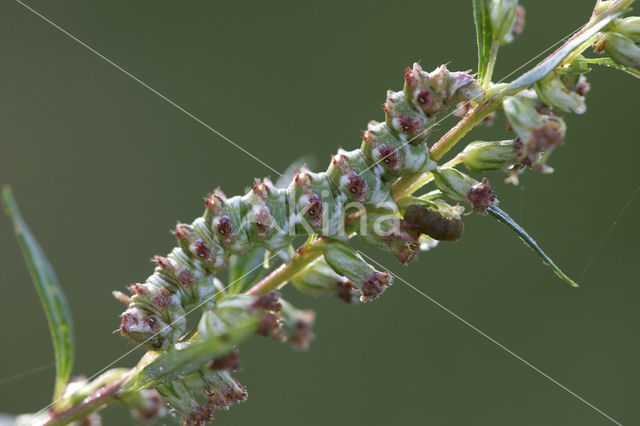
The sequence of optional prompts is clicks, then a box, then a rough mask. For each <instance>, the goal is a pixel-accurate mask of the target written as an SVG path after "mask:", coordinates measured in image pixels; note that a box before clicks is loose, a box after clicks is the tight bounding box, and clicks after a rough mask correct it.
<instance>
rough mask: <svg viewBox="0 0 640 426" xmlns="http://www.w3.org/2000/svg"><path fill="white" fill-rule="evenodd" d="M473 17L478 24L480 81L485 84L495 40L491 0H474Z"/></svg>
mask: <svg viewBox="0 0 640 426" xmlns="http://www.w3.org/2000/svg"><path fill="white" fill-rule="evenodd" d="M473 19H474V21H475V24H476V39H477V42H478V81H479V82H480V84H484V81H485V79H486V78H487V73H488V72H489V62H490V61H491V44H492V42H493V29H492V27H491V15H490V13H489V0H473Z"/></svg>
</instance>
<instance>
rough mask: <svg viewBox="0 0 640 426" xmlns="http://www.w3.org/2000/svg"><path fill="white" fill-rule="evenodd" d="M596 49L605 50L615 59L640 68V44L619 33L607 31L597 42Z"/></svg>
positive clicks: (623, 63) (628, 65)
mask: <svg viewBox="0 0 640 426" xmlns="http://www.w3.org/2000/svg"><path fill="white" fill-rule="evenodd" d="M595 49H596V50H598V51H604V52H605V53H606V54H607V55H609V56H610V57H611V58H612V59H613V60H614V61H616V62H618V63H619V64H621V65H625V66H627V67H631V68H635V69H637V70H640V46H638V45H636V44H635V43H634V41H633V40H632V39H631V38H629V37H627V36H625V35H622V34H619V33H606V34H605V36H604V37H603V38H602V39H600V41H598V42H597V43H596V46H595Z"/></svg>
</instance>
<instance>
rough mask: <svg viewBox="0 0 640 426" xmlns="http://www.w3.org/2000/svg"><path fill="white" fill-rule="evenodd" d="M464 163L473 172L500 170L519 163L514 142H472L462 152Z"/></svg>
mask: <svg viewBox="0 0 640 426" xmlns="http://www.w3.org/2000/svg"><path fill="white" fill-rule="evenodd" d="M461 157H462V163H463V164H464V165H465V166H466V167H467V168H468V169H469V170H473V171H485V170H500V169H504V168H506V167H509V166H510V165H512V164H513V163H515V162H516V161H517V153H516V150H515V148H514V142H513V140H508V141H495V142H484V141H477V142H472V143H470V144H469V145H467V147H466V148H465V149H464V151H462V154H461Z"/></svg>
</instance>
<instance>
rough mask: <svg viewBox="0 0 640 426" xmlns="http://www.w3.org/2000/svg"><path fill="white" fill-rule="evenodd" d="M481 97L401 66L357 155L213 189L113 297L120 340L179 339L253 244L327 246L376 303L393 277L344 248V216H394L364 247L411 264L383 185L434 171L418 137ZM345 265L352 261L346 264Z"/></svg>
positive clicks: (461, 84) (449, 75) (444, 77)
mask: <svg viewBox="0 0 640 426" xmlns="http://www.w3.org/2000/svg"><path fill="white" fill-rule="evenodd" d="M482 93H483V92H482V89H481V88H480V87H479V86H478V85H477V83H476V81H475V80H474V78H473V77H472V76H471V75H469V74H467V73H464V72H450V71H449V70H447V68H446V67H445V66H441V67H439V68H437V69H436V70H435V71H433V72H431V73H427V72H424V71H423V70H422V68H421V67H420V66H419V65H418V64H414V66H413V68H407V71H406V73H405V84H404V89H403V90H402V91H399V92H393V91H389V92H388V94H387V100H386V103H385V107H384V111H385V115H386V120H385V122H382V123H378V122H374V121H372V122H370V123H369V124H368V127H367V130H365V132H364V137H363V142H362V146H361V148H360V149H356V150H354V151H349V152H347V151H344V150H342V149H340V150H339V151H338V153H337V155H335V156H334V157H333V158H332V161H331V163H330V165H329V168H328V169H327V171H326V172H321V173H313V172H311V171H309V170H307V169H305V168H302V169H301V170H300V171H298V172H296V174H295V177H294V178H293V180H292V182H291V183H290V185H289V186H288V187H287V188H280V187H277V186H275V185H274V184H273V183H272V182H271V181H270V180H269V179H263V180H257V181H256V183H255V185H254V186H253V188H252V189H251V190H250V191H249V192H248V193H247V194H245V195H243V196H235V197H231V198H227V197H225V195H224V194H223V193H222V192H221V191H220V190H216V191H214V192H213V193H212V194H210V195H209V196H208V197H207V198H206V202H205V206H206V209H205V212H204V214H203V215H202V216H201V217H199V218H198V219H196V220H195V221H194V222H193V223H192V224H191V225H186V224H179V225H178V226H177V228H176V230H175V235H176V238H177V240H178V246H177V247H176V248H174V249H173V251H172V252H171V253H170V254H169V255H167V256H166V257H160V256H156V257H155V258H154V262H155V265H156V268H155V271H154V273H153V274H152V275H151V276H150V277H148V278H147V279H146V281H145V282H144V283H141V284H134V285H132V286H131V287H130V291H131V294H132V297H131V298H130V299H129V298H128V297H127V296H124V295H123V294H121V293H119V294H117V297H118V298H119V299H120V300H123V301H125V302H126V303H127V304H128V308H127V310H126V311H125V312H124V313H123V314H122V315H121V320H122V323H121V327H120V331H121V333H122V335H123V336H125V337H126V338H128V339H130V340H132V341H133V342H136V343H144V344H145V345H147V346H148V347H151V348H153V349H166V348H168V347H169V346H170V345H172V344H174V343H176V342H177V341H178V340H179V339H180V337H182V336H183V335H184V334H185V332H186V319H185V317H184V316H185V312H186V311H188V310H189V309H191V308H193V307H194V306H196V305H198V304H200V303H202V302H204V301H207V302H206V304H205V307H206V306H212V305H213V303H214V300H213V299H214V298H213V297H212V296H213V295H214V294H215V293H216V292H219V291H222V290H223V289H224V287H223V285H222V283H221V282H220V281H218V280H217V279H216V278H215V273H216V272H217V271H219V270H221V269H222V268H224V267H225V266H226V264H227V261H228V259H229V257H230V256H231V255H245V254H246V253H248V252H249V251H250V250H252V249H255V248H258V247H261V248H264V249H266V250H269V251H273V252H276V251H280V250H283V249H286V248H288V247H289V245H290V244H291V243H292V241H293V239H294V238H295V237H296V236H298V235H305V234H318V235H320V236H322V237H323V238H325V239H328V240H330V243H329V244H327V247H328V248H327V249H326V251H325V252H324V253H323V254H324V260H325V261H326V263H327V264H328V265H329V266H330V267H331V268H332V269H333V270H334V271H335V272H336V273H337V274H339V275H341V276H345V277H346V278H348V279H349V280H350V281H351V282H352V284H353V286H354V287H355V289H356V291H359V292H360V293H361V300H362V301H367V300H372V299H375V298H376V297H377V296H378V295H379V294H380V293H382V292H383V291H384V290H385V288H386V287H388V286H389V285H390V283H391V277H390V275H389V274H387V273H383V272H379V271H376V270H375V269H374V268H373V267H372V266H370V265H369V264H367V263H366V262H365V261H364V260H363V259H362V258H361V257H360V256H359V255H358V254H357V253H356V252H355V251H353V250H352V249H350V248H349V247H348V246H346V244H345V242H346V240H347V239H348V236H349V234H351V233H353V232H356V231H358V233H359V234H360V233H362V234H364V232H361V231H362V229H361V227H362V226H364V225H363V223H364V222H360V221H357V220H356V221H349V223H348V224H347V225H346V226H345V219H346V218H347V215H348V213H349V212H350V211H353V212H355V211H357V210H362V209H364V210H366V211H368V212H372V213H371V214H370V215H369V217H368V218H367V219H366V223H364V224H365V225H366V224H370V222H371V221H372V220H373V219H380V218H381V216H384V215H386V216H387V217H390V218H392V220H391V222H390V223H387V224H386V225H384V226H383V228H385V229H386V230H387V231H388V232H386V233H384V234H383V235H367V236H366V237H363V240H364V241H365V242H366V243H369V244H373V245H375V246H377V247H380V248H383V249H386V250H388V251H391V252H393V253H394V254H395V255H396V256H397V257H398V258H399V259H400V260H401V261H402V262H403V263H406V262H408V261H410V260H412V259H414V258H415V253H416V252H417V250H418V246H419V244H418V237H419V234H417V233H416V232H413V231H412V230H411V229H403V226H402V220H401V216H400V214H399V209H398V206H397V205H396V203H395V202H394V200H393V199H392V197H391V193H390V187H391V183H392V182H393V181H394V180H395V179H397V178H398V177H400V176H403V175H406V174H413V173H422V172H426V171H429V170H432V169H434V168H435V167H436V163H435V162H434V161H432V160H431V159H430V158H429V150H428V147H427V145H426V142H425V140H426V138H427V135H428V133H429V127H430V126H431V125H433V123H434V120H435V114H436V113H437V112H440V111H442V110H444V109H446V108H448V107H449V106H453V105H456V104H458V103H459V102H465V101H471V100H477V99H478V98H479V97H480V96H482ZM393 218H395V219H393ZM394 221H395V222H394ZM358 222H360V224H358ZM392 225H393V226H392ZM358 227H360V228H358ZM345 259H349V260H350V262H351V263H348V262H347V263H348V265H347V266H345ZM354 265H355V267H354Z"/></svg>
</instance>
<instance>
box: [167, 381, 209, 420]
mask: <svg viewBox="0 0 640 426" xmlns="http://www.w3.org/2000/svg"><path fill="white" fill-rule="evenodd" d="M156 389H157V391H158V392H159V393H160V395H162V399H163V400H164V402H166V403H167V404H169V405H170V406H171V407H173V408H174V409H175V410H176V411H177V412H178V413H179V414H180V415H182V416H183V417H184V420H185V423H187V424H198V423H196V421H200V422H201V423H202V422H206V421H209V420H210V419H211V414H212V413H210V412H209V410H207V409H206V408H205V407H202V406H201V405H200V404H199V403H198V401H197V399H196V398H197V397H196V394H195V392H194V391H193V390H191V388H189V387H188V386H187V385H186V384H185V383H184V382H183V381H182V380H175V381H172V382H167V383H163V384H160V385H158V386H156ZM188 421H191V423H188Z"/></svg>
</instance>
